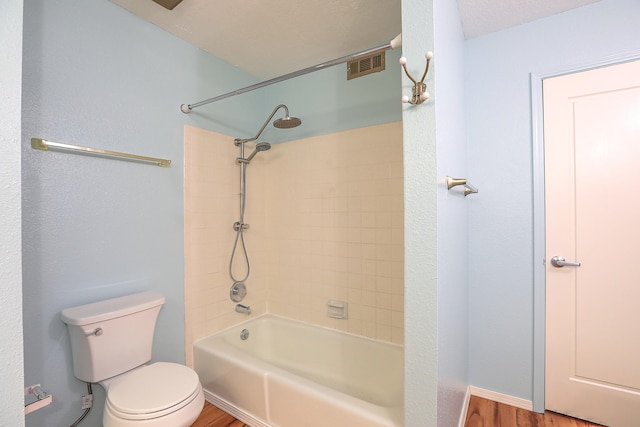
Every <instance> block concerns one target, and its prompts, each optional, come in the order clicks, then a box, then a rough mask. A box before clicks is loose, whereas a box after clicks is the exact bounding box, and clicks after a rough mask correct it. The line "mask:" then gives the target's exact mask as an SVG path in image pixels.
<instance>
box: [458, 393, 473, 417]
mask: <svg viewBox="0 0 640 427" xmlns="http://www.w3.org/2000/svg"><path fill="white" fill-rule="evenodd" d="M469 400H471V387H467V392H466V393H465V394H464V401H463V402H462V412H460V421H458V427H464V423H465V422H466V421H467V412H469Z"/></svg>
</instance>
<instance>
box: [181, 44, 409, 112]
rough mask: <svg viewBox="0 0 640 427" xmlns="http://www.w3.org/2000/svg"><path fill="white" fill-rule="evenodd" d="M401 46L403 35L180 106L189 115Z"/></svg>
mask: <svg viewBox="0 0 640 427" xmlns="http://www.w3.org/2000/svg"><path fill="white" fill-rule="evenodd" d="M400 46H402V34H398V35H397V36H396V37H395V38H394V39H393V40H391V41H390V42H389V43H385V44H383V45H380V46H376V47H372V48H370V49H366V50H362V51H360V52H357V53H352V54H351V55H346V56H342V57H340V58H336V59H333V60H331V61H327V62H323V63H322V64H318V65H314V66H312V67H308V68H304V69H302V70H298V71H294V72H292V73H289V74H285V75H282V76H279V77H274V78H273V79H269V80H265V81H263V82H260V83H256V84H253V85H251V86H247V87H243V88H242V89H237V90H234V91H233V92H228V93H225V94H223V95H218V96H215V97H213V98H209V99H205V100H204V101H200V102H196V103H195V104H182V105H181V106H180V111H182V112H183V113H185V114H188V113H190V112H191V110H193V109H194V108H198V107H201V106H203V105H206V104H210V103H212V102H216V101H220V100H222V99H225V98H230V97H232V96H236V95H240V94H242V93H245V92H250V91H252V90H255V89H260V88H262V87H265V86H269V85H272V84H274V83H279V82H282V81H284V80H289V79H291V78H294V77H298V76H302V75H304V74H309V73H312V72H314V71H319V70H323V69H325V68H329V67H333V66H334V65H338V64H342V63H344V62H348V61H354V60H356V59H358V58H360V57H363V56H368V55H373V54H375V53H378V52H383V51H385V50H389V49H395V48H398V47H400Z"/></svg>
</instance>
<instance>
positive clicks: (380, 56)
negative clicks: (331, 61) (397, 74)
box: [347, 52, 384, 80]
mask: <svg viewBox="0 0 640 427" xmlns="http://www.w3.org/2000/svg"><path fill="white" fill-rule="evenodd" d="M382 70H384V52H380V53H376V54H375V55H371V56H367V57H366V58H360V59H356V60H355V61H350V62H348V63H347V80H351V79H355V78H356V77H362V76H366V75H367V74H371V73H377V72H378V71H382Z"/></svg>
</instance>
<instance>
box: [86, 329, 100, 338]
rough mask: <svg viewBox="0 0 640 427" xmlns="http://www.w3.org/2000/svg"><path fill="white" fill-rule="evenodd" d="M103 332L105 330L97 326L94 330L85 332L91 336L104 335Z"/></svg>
mask: <svg viewBox="0 0 640 427" xmlns="http://www.w3.org/2000/svg"><path fill="white" fill-rule="evenodd" d="M102 332H103V330H102V328H95V329H94V330H93V331H87V332H85V333H84V334H85V335H86V336H91V335H95V336H100V335H102Z"/></svg>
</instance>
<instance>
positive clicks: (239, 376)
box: [194, 315, 404, 427]
mask: <svg viewBox="0 0 640 427" xmlns="http://www.w3.org/2000/svg"><path fill="white" fill-rule="evenodd" d="M243 331H245V334H246V332H248V337H247V338H246V339H244V340H243V339H241V334H242V333H243ZM403 364H404V362H403V349H402V347H401V346H397V345H394V344H387V343H383V342H379V341H374V340H370V339H367V338H362V337H359V336H355V335H350V334H345V333H342V332H338V331H334V330H330V329H325V328H321V327H316V326H311V325H308V324H305V323H300V322H296V321H292V320H288V319H284V318H281V317H276V316H273V315H263V316H260V317H257V318H255V319H253V320H250V321H248V322H245V323H242V324H240V325H237V326H234V327H232V328H230V329H226V330H224V331H222V332H220V333H217V334H215V335H211V336H209V337H206V338H203V339H201V340H198V341H196V343H195V344H194V368H195V370H196V372H197V373H198V375H200V381H201V382H202V385H203V387H204V390H205V396H206V398H207V400H208V401H210V402H211V403H213V404H214V405H216V406H218V407H220V408H222V409H223V410H225V411H227V412H228V413H230V414H231V415H233V416H235V417H236V418H237V419H239V420H241V421H243V422H244V423H246V424H249V425H251V426H252V427H302V426H304V427H327V426H331V427H355V426H362V427H365V426H366V427H401V426H403V366H404V365H403Z"/></svg>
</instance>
